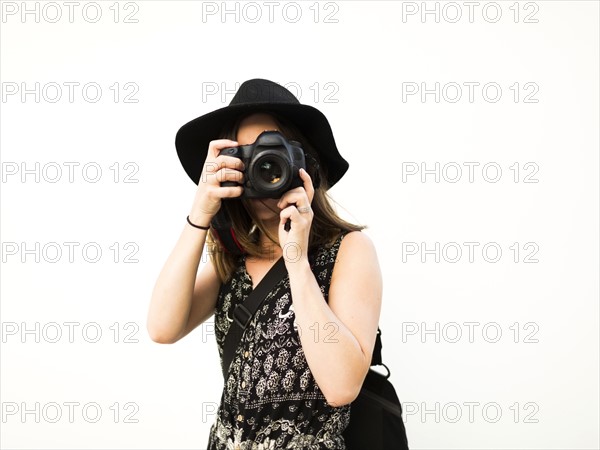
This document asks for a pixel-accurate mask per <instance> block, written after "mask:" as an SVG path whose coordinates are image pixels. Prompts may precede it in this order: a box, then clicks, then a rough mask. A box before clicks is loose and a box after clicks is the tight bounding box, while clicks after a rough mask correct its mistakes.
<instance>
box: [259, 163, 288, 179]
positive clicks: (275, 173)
mask: <svg viewBox="0 0 600 450" xmlns="http://www.w3.org/2000/svg"><path fill="white" fill-rule="evenodd" d="M282 175H283V170H282V169H281V166H280V165H279V163H278V162H277V161H272V160H271V161H270V160H264V161H262V162H261V163H260V166H259V167H258V176H259V177H260V178H261V180H262V181H263V182H264V183H266V184H277V183H278V182H279V181H280V180H281V177H282Z"/></svg>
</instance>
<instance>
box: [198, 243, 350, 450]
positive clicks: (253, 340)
mask: <svg viewBox="0 0 600 450" xmlns="http://www.w3.org/2000/svg"><path fill="white" fill-rule="evenodd" d="M346 234H347V232H343V233H341V234H340V236H338V238H337V239H336V240H335V242H334V244H333V245H332V246H331V247H329V248H326V247H324V246H322V247H320V248H318V249H316V250H315V251H314V252H312V253H311V252H309V255H308V260H309V263H310V267H311V270H312V272H313V274H314V275H315V279H316V280H317V282H318V284H319V286H320V288H321V292H322V293H323V297H324V299H325V301H328V296H329V284H330V282H331V273H332V271H333V266H334V264H335V260H336V255H337V252H338V249H339V247H340V244H341V241H342V239H343V237H344V236H345V235H346ZM245 262H246V261H245V257H244V256H242V257H240V262H239V265H238V267H237V269H236V271H235V272H234V274H233V276H232V278H231V280H229V281H228V282H227V283H224V284H222V285H221V289H220V291H219V295H218V298H217V304H216V308H215V319H214V320H215V337H216V340H217V346H218V349H219V356H220V359H221V367H222V364H223V343H224V340H225V336H226V334H227V331H228V330H229V326H230V323H231V322H230V319H229V318H230V317H231V313H232V311H233V308H234V307H235V306H236V305H237V304H238V303H242V302H243V301H244V299H245V298H246V297H247V296H248V295H249V294H250V292H252V280H251V278H250V276H249V275H248V273H247V271H246V264H245ZM294 317H295V314H294V311H293V304H292V298H291V291H290V281H289V277H288V275H286V276H285V278H283V279H282V280H281V281H280V282H279V283H278V284H277V285H276V286H275V287H274V288H273V289H272V290H271V291H270V292H269V294H268V295H267V298H266V299H265V301H264V302H263V303H262V304H261V306H260V307H259V308H258V309H257V311H256V313H255V315H254V317H253V318H252V320H251V321H250V323H249V324H248V327H247V328H246V330H245V331H244V334H243V336H242V339H241V341H240V345H239V346H238V348H237V350H236V353H235V355H234V357H233V360H232V362H231V366H230V368H229V372H228V374H227V381H226V383H224V386H223V393H222V396H221V403H220V405H219V409H218V412H217V415H216V419H215V422H214V423H213V425H212V426H211V428H210V434H209V442H208V450H279V449H307V450H308V449H310V450H321V449H329V450H344V449H345V448H346V445H345V443H344V439H343V437H342V432H343V431H344V429H345V428H346V426H347V425H348V423H349V421H350V404H347V405H342V406H338V407H334V406H330V405H329V404H328V403H327V401H326V400H325V396H324V395H323V393H322V392H321V390H320V389H319V386H318V385H317V383H316V381H315V379H314V378H313V375H312V373H311V371H310V368H309V367H308V364H307V361H306V358H305V355H304V352H303V350H302V345H301V342H300V335H299V333H310V334H309V335H310V336H315V334H314V333H317V332H318V333H319V336H318V337H319V339H323V340H324V341H325V340H327V339H328V338H329V339H330V340H332V341H335V337H332V336H334V335H335V329H334V328H333V327H331V328H328V327H327V325H326V324H320V325H319V326H318V327H317V326H315V327H313V329H307V330H304V329H300V330H299V329H298V327H297V325H296V323H295V320H294ZM332 370H344V369H343V368H342V367H339V368H332Z"/></svg>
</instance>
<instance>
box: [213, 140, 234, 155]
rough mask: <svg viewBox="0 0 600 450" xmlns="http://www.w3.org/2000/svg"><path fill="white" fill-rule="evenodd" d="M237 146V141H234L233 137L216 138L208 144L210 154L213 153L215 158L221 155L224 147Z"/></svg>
mask: <svg viewBox="0 0 600 450" xmlns="http://www.w3.org/2000/svg"><path fill="white" fill-rule="evenodd" d="M237 146H238V143H237V141H232V140H231V139H215V140H214V141H210V143H209V144H208V155H212V156H213V159H214V158H216V157H217V156H219V152H220V151H221V150H223V149H224V148H229V147H237Z"/></svg>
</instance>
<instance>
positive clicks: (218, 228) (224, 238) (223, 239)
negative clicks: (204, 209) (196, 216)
mask: <svg viewBox="0 0 600 450" xmlns="http://www.w3.org/2000/svg"><path fill="white" fill-rule="evenodd" d="M210 225H211V229H210V232H211V233H212V235H213V237H214V238H215V239H216V240H217V241H219V243H220V244H221V248H222V249H223V250H225V251H226V252H227V253H231V254H233V255H243V254H244V253H245V251H244V248H243V247H242V245H241V244H240V243H239V242H238V240H237V238H236V237H235V231H234V230H233V224H232V222H231V218H230V217H229V214H228V213H227V211H225V208H224V207H223V205H221V208H220V209H219V211H218V212H217V214H215V215H214V216H213V219H212V220H211V222H210Z"/></svg>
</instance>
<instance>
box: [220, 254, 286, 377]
mask: <svg viewBox="0 0 600 450" xmlns="http://www.w3.org/2000/svg"><path fill="white" fill-rule="evenodd" d="M286 274H287V269H286V267H285V260H284V259H283V256H282V257H280V258H279V259H278V260H277V262H276V263H275V264H274V265H273V267H271V268H270V269H269V271H268V272H267V274H266V275H265V276H264V277H263V279H262V280H260V283H258V285H257V286H256V288H255V289H254V290H253V291H252V292H250V294H249V295H248V297H246V299H245V300H244V302H243V303H239V304H237V305H236V306H235V308H234V309H233V314H232V315H233V321H232V322H231V324H230V325H229V331H228V333H227V336H225V342H224V344H223V378H225V380H226V377H227V372H228V371H229V366H230V365H231V362H232V361H233V356H234V355H235V351H236V348H237V347H238V345H239V343H240V340H241V339H242V335H243V334H244V330H245V329H246V327H247V326H248V324H249V323H250V320H251V319H252V317H253V316H254V313H255V312H256V311H257V310H258V307H259V306H260V305H261V304H262V302H263V301H264V300H265V298H266V297H267V295H268V294H269V291H270V290H271V289H273V287H275V285H276V284H277V283H279V281H281V279H282V278H283V277H285V275H286Z"/></svg>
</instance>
